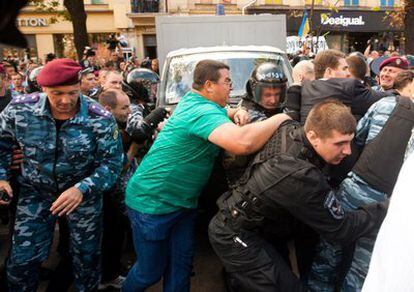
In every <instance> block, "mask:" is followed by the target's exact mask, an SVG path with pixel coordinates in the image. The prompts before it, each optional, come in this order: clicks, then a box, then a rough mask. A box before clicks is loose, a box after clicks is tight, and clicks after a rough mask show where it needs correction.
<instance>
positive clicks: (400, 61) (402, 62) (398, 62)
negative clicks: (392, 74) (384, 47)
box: [379, 56, 409, 71]
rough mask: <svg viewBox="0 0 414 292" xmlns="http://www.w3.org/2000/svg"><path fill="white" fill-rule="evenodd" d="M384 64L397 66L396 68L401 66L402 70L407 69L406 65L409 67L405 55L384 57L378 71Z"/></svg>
mask: <svg viewBox="0 0 414 292" xmlns="http://www.w3.org/2000/svg"><path fill="white" fill-rule="evenodd" d="M385 66H391V67H397V68H401V69H404V70H408V67H409V65H408V61H407V59H406V58H405V57H399V56H396V57H389V58H387V59H385V60H384V61H382V63H381V64H380V67H379V69H380V71H381V70H382V68H383V67H385Z"/></svg>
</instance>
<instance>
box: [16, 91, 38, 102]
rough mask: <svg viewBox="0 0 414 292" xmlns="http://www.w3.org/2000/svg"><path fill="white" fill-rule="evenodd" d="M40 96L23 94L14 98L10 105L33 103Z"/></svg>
mask: <svg viewBox="0 0 414 292" xmlns="http://www.w3.org/2000/svg"><path fill="white" fill-rule="evenodd" d="M39 98H40V95H39V93H34V94H23V95H18V96H16V97H14V98H13V99H12V100H11V102H10V103H11V104H23V103H35V102H37V101H38V100H39Z"/></svg>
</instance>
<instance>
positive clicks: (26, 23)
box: [16, 17, 49, 27]
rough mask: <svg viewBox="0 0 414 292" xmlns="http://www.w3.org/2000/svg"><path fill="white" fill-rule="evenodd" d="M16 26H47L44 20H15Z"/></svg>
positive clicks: (34, 18)
mask: <svg viewBox="0 0 414 292" xmlns="http://www.w3.org/2000/svg"><path fill="white" fill-rule="evenodd" d="M16 23H17V26H20V27H25V26H26V27H27V26H28V27H44V26H48V25H49V24H48V22H47V19H46V18H36V17H33V18H18V19H17V20H16Z"/></svg>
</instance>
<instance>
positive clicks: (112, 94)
mask: <svg viewBox="0 0 414 292" xmlns="http://www.w3.org/2000/svg"><path fill="white" fill-rule="evenodd" d="M119 92H120V91H119V90H116V89H107V90H105V91H103V92H102V93H101V94H100V95H99V97H98V101H99V103H100V104H101V105H103V106H109V107H110V108H112V109H114V108H116V106H117V105H118V98H117V95H118V94H119Z"/></svg>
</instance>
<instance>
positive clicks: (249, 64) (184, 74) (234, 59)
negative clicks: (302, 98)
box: [165, 52, 291, 104]
mask: <svg viewBox="0 0 414 292" xmlns="http://www.w3.org/2000/svg"><path fill="white" fill-rule="evenodd" d="M205 59H210V60H217V61H221V62H223V63H225V64H227V65H228V66H229V67H230V77H231V80H232V82H233V90H232V91H231V93H230V98H237V97H240V96H242V95H244V94H245V93H246V89H245V87H246V82H247V80H248V78H249V77H250V73H251V72H252V70H253V68H254V66H256V65H258V64H261V63H264V62H273V63H276V64H279V65H281V66H282V68H283V70H284V71H285V73H286V75H287V76H288V80H289V83H291V79H290V78H291V77H290V71H289V70H290V67H288V65H287V64H288V62H287V60H285V59H284V57H283V55H281V54H278V53H272V52H212V53H199V54H191V55H183V56H177V57H173V58H171V60H170V64H169V66H168V72H167V74H166V76H165V80H166V84H165V102H166V103H167V104H175V103H178V102H179V101H180V99H181V97H183V96H184V95H185V94H186V93H187V92H188V91H189V90H190V89H191V85H192V82H193V72H194V67H195V66H196V64H197V62H198V61H201V60H205Z"/></svg>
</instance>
